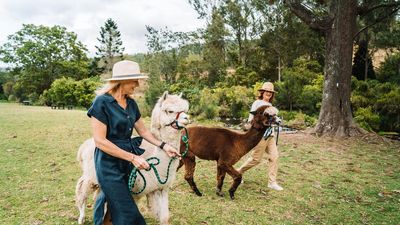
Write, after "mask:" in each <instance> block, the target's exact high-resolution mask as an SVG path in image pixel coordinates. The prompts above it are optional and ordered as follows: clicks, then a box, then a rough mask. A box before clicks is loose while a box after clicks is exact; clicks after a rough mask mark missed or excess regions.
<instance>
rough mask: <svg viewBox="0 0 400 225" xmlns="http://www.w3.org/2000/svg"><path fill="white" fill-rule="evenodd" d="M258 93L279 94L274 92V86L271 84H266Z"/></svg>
mask: <svg viewBox="0 0 400 225" xmlns="http://www.w3.org/2000/svg"><path fill="white" fill-rule="evenodd" d="M258 91H269V92H273V93H278V92H276V91H275V90H274V84H273V83H271V82H265V83H264V84H263V85H262V87H261V88H260V89H258Z"/></svg>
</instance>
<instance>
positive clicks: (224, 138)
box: [180, 106, 279, 199]
mask: <svg viewBox="0 0 400 225" xmlns="http://www.w3.org/2000/svg"><path fill="white" fill-rule="evenodd" d="M251 113H252V114H253V115H254V119H253V120H252V123H251V128H250V130H248V131H247V132H246V133H238V132H234V131H231V130H228V129H224V128H210V127H201V126H197V127H189V128H188V129H187V130H188V134H189V151H188V153H187V155H186V156H185V157H182V163H183V165H185V171H186V172H185V180H186V181H187V182H188V183H189V185H190V187H191V188H192V189H193V191H194V192H195V193H196V194H197V195H198V196H202V194H201V192H200V191H199V189H198V188H197V186H196V183H195V182H194V180H193V174H194V170H195V167H196V161H195V156H197V157H199V158H200V159H206V160H216V161H217V181H218V184H217V190H216V193H217V195H219V196H223V192H222V191H221V189H222V184H223V182H224V178H225V174H226V173H228V174H229V175H230V176H231V177H232V178H233V184H232V186H231V188H230V189H229V195H230V197H231V199H234V195H235V191H236V189H237V188H238V186H239V185H240V183H241V181H242V175H241V174H240V173H239V172H238V171H237V170H236V169H235V168H233V165H234V164H235V163H236V162H237V161H239V159H240V158H242V156H244V155H245V154H247V153H248V152H249V151H250V150H251V149H253V148H254V147H255V146H256V145H257V144H258V143H259V142H260V140H261V138H262V137H263V134H264V132H265V131H266V129H267V127H269V126H271V123H272V122H278V121H277V120H278V119H279V118H277V117H276V114H277V113H278V110H277V109H276V108H275V107H273V106H261V107H259V108H258V109H257V110H256V111H255V112H251ZM180 150H181V152H183V151H185V144H184V143H182V142H181V145H180Z"/></svg>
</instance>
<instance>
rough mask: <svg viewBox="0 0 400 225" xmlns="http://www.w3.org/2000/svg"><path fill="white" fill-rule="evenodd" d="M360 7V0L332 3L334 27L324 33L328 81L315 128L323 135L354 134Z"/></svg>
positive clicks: (331, 10) (326, 79) (325, 84)
mask: <svg viewBox="0 0 400 225" xmlns="http://www.w3.org/2000/svg"><path fill="white" fill-rule="evenodd" d="M356 9H357V0H346V1H339V0H334V1H332V3H331V7H330V14H331V15H332V18H333V21H332V26H331V27H330V28H329V29H326V30H325V32H324V35H325V40H326V56H325V71H324V73H325V74H324V76H325V81H324V90H323V97H322V106H321V111H320V114H319V119H318V123H317V126H316V127H315V131H316V133H317V134H319V135H329V136H339V137H341V136H350V135H351V134H352V132H351V129H352V127H353V118H352V113H351V106H350V104H351V102H350V94H351V69H352V56H353V36H354V34H355V29H356V16H357V12H356ZM354 128H356V127H354ZM355 130H356V131H357V130H358V129H355Z"/></svg>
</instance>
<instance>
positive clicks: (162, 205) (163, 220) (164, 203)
mask: <svg viewBox="0 0 400 225" xmlns="http://www.w3.org/2000/svg"><path fill="white" fill-rule="evenodd" d="M158 207H159V211H160V214H159V215H158V216H159V217H158V218H159V221H160V225H169V208H168V187H166V188H165V189H163V190H161V195H160V202H159V206H158Z"/></svg>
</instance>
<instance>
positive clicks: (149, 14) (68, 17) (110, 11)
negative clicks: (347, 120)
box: [0, 0, 204, 55]
mask: <svg viewBox="0 0 400 225" xmlns="http://www.w3.org/2000/svg"><path fill="white" fill-rule="evenodd" d="M108 18H112V19H113V20H115V21H116V23H117V24H118V27H119V30H120V32H121V36H122V41H123V45H124V47H125V53H129V54H133V53H138V52H145V51H147V48H146V37H145V34H146V28H145V25H150V26H153V27H156V28H163V27H166V26H167V27H168V28H169V29H171V30H174V31H191V30H195V29H196V28H199V27H202V26H203V25H204V22H203V21H200V20H198V19H197V13H196V12H195V10H194V9H193V8H192V7H191V6H190V5H189V3H188V1H187V0H168V1H163V0H147V1H145V0H141V1H140V0H114V1H108V0H107V1H106V0H58V1H54V0H35V1H32V0H2V1H0V44H1V45H2V44H3V43H4V42H6V41H7V36H8V35H10V34H13V33H15V32H16V31H18V30H20V29H21V28H22V24H24V23H25V24H26V23H33V24H36V25H39V24H41V25H46V26H53V25H61V26H64V27H66V28H67V29H68V31H73V32H75V33H77V35H78V39H79V40H80V41H82V43H84V44H85V45H86V46H87V48H88V49H89V52H90V55H94V52H95V47H94V46H95V45H97V44H98V41H97V37H99V31H100V27H101V26H103V25H104V22H105V21H106V19H108Z"/></svg>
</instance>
